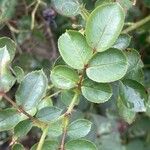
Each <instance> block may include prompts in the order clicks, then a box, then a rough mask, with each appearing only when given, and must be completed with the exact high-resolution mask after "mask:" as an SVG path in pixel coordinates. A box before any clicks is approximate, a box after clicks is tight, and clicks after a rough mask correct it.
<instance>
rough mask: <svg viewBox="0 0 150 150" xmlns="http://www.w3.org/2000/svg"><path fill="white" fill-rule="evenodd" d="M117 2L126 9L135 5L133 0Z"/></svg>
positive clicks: (118, 0)
mask: <svg viewBox="0 0 150 150" xmlns="http://www.w3.org/2000/svg"><path fill="white" fill-rule="evenodd" d="M117 2H118V3H119V4H120V5H121V6H122V8H124V10H126V11H127V10H128V9H130V8H131V7H132V6H133V2H132V1H131V0H117Z"/></svg>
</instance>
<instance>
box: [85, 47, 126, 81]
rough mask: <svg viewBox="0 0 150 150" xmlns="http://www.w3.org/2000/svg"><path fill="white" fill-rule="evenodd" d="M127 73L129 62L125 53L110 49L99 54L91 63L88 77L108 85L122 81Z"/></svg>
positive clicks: (87, 71)
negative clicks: (108, 83)
mask: <svg viewBox="0 0 150 150" xmlns="http://www.w3.org/2000/svg"><path fill="white" fill-rule="evenodd" d="M126 71H127V60H126V57H125V55H124V54H123V52H121V51H120V50H117V49H109V50H107V51H105V52H102V53H97V54H96V55H94V57H93V58H92V59H91V60H90V62H89V67H88V68H87V70H86V73H87V76H88V77H89V78H90V79H91V80H93V81H96V82H100V83H107V82H113V81H116V80H119V79H121V78H122V77H123V76H124V75H125V74H126Z"/></svg>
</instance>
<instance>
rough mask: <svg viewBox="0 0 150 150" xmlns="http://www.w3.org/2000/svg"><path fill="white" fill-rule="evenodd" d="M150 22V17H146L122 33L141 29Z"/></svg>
mask: <svg viewBox="0 0 150 150" xmlns="http://www.w3.org/2000/svg"><path fill="white" fill-rule="evenodd" d="M149 21H150V15H149V16H147V17H145V18H144V19H142V20H140V21H138V22H136V23H134V24H133V25H132V26H130V27H128V28H126V29H125V30H123V31H122V33H129V32H131V31H133V30H135V29H137V28H139V27H141V26H142V25H144V24H145V23H147V22H149Z"/></svg>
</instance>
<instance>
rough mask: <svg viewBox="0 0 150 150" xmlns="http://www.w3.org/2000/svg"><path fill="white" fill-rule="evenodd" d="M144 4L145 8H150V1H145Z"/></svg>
mask: <svg viewBox="0 0 150 150" xmlns="http://www.w3.org/2000/svg"><path fill="white" fill-rule="evenodd" d="M143 3H144V5H145V7H149V8H150V1H149V0H143Z"/></svg>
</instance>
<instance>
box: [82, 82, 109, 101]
mask: <svg viewBox="0 0 150 150" xmlns="http://www.w3.org/2000/svg"><path fill="white" fill-rule="evenodd" d="M81 90H82V94H83V96H84V97H85V98H86V99H87V100H88V101H90V102H93V103H104V102H106V101H108V100H109V99H110V97H111V96H112V89H111V87H110V85H109V84H107V83H96V82H93V81H91V80H85V81H84V82H83V85H82V87H81Z"/></svg>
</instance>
